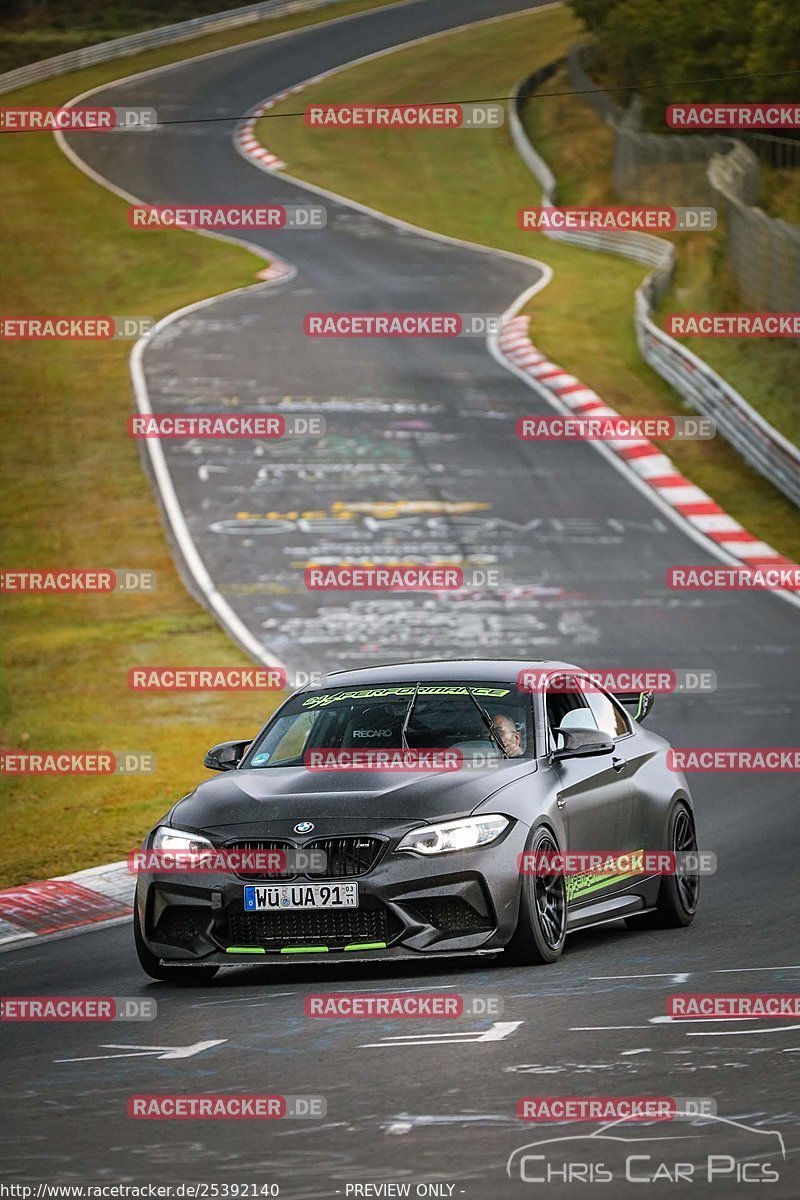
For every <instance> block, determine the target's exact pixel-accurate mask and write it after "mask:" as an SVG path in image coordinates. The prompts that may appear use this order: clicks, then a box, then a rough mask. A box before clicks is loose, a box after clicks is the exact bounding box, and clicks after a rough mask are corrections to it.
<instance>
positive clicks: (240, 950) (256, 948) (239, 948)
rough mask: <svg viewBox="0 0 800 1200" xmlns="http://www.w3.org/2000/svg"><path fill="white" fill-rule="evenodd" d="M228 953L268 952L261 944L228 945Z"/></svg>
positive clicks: (226, 951)
mask: <svg viewBox="0 0 800 1200" xmlns="http://www.w3.org/2000/svg"><path fill="white" fill-rule="evenodd" d="M225 953H226V954H266V953H267V952H266V950H264V949H263V948H262V947H261V946H228V947H227V948H226V950H225Z"/></svg>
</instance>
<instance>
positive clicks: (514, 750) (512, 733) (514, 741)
mask: <svg viewBox="0 0 800 1200" xmlns="http://www.w3.org/2000/svg"><path fill="white" fill-rule="evenodd" d="M492 725H493V727H494V731H495V733H496V734H497V736H498V737H499V738H500V741H501V742H502V743H503V749H504V750H505V752H506V754H507V755H508V757H509V758H519V757H520V755H521V754H522V738H521V737H520V734H519V730H518V729H517V727H516V725H515V724H514V722H513V721H512V720H511V717H507V716H506V715H505V713H498V714H497V716H495V717H492Z"/></svg>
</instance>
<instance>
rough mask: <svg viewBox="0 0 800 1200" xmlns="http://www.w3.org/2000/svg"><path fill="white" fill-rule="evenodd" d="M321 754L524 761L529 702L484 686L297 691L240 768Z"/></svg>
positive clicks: (528, 746)
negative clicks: (399, 752)
mask: <svg viewBox="0 0 800 1200" xmlns="http://www.w3.org/2000/svg"><path fill="white" fill-rule="evenodd" d="M322 748H325V749H334V750H341V749H354V748H363V749H365V750H378V749H380V750H384V749H402V748H408V749H411V750H428V749H455V750H459V751H461V753H462V754H464V755H465V756H469V755H483V756H487V755H488V756H495V757H496V758H531V757H532V756H533V728H532V721H531V698H530V695H528V694H526V693H524V692H520V691H518V690H517V688H516V686H515V685H508V684H491V685H490V684H486V683H485V682H483V683H416V682H414V683H408V684H397V685H395V686H393V687H380V686H376V687H361V688H346V689H340V690H337V689H329V690H326V691H319V692H303V693H302V694H301V695H299V696H295V697H293V698H292V699H291V700H290V701H289V703H288V704H287V705H286V707H285V708H284V709H283V710H282V711H281V713H280V715H279V716H278V717H276V718H275V720H274V721H272V722H270V724H269V725H268V726H267V728H266V729H265V731H264V733H263V734H262V735H261V737H260V738H258V739H257V741H255V742H254V743H253V745H252V746H251V748H250V751H249V753H248V755H247V757H246V758H245V760H244V761H243V763H242V766H243V767H244V768H245V769H247V768H250V767H257V768H260V767H285V766H302V765H303V762H304V758H305V755H306V754H307V753H308V752H309V751H310V750H316V749H322Z"/></svg>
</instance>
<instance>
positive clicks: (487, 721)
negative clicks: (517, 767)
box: [467, 687, 511, 758]
mask: <svg viewBox="0 0 800 1200" xmlns="http://www.w3.org/2000/svg"><path fill="white" fill-rule="evenodd" d="M467 695H468V696H469V698H470V700H471V701H472V703H473V704H474V705H475V707H476V708H477V710H478V712H479V713H480V714H481V719H482V721H483V723H484V725H485V726H486V728H487V729H488V730H489V733H490V734H491V735H492V741H494V742H496V743H497V745H498V746H499V747H500V749H501V750H502V751H503V757H504V758H510V757H511V755H510V754H509V753H508V751H507V750H506V748H505V746H504V745H503V740H502V738H501V737H500V734H499V733H498V732H497V730H496V729H495V727H494V725H493V724H492V718H491V717H490V716H489V714H488V713H487V711H486V709H485V708H484V707H483V705H482V704H479V703H478V701H477V700H476V699H475V696H474V695H473V692H472V688H471V687H468V688H467Z"/></svg>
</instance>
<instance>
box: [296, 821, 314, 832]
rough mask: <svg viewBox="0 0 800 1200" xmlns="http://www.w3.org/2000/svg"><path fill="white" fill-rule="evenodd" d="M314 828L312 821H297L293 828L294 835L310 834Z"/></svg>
mask: <svg viewBox="0 0 800 1200" xmlns="http://www.w3.org/2000/svg"><path fill="white" fill-rule="evenodd" d="M313 828H314V825H313V822H312V821H298V822H297V824H296V825H295V827H294V831H295V833H311V830H312V829H313Z"/></svg>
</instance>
